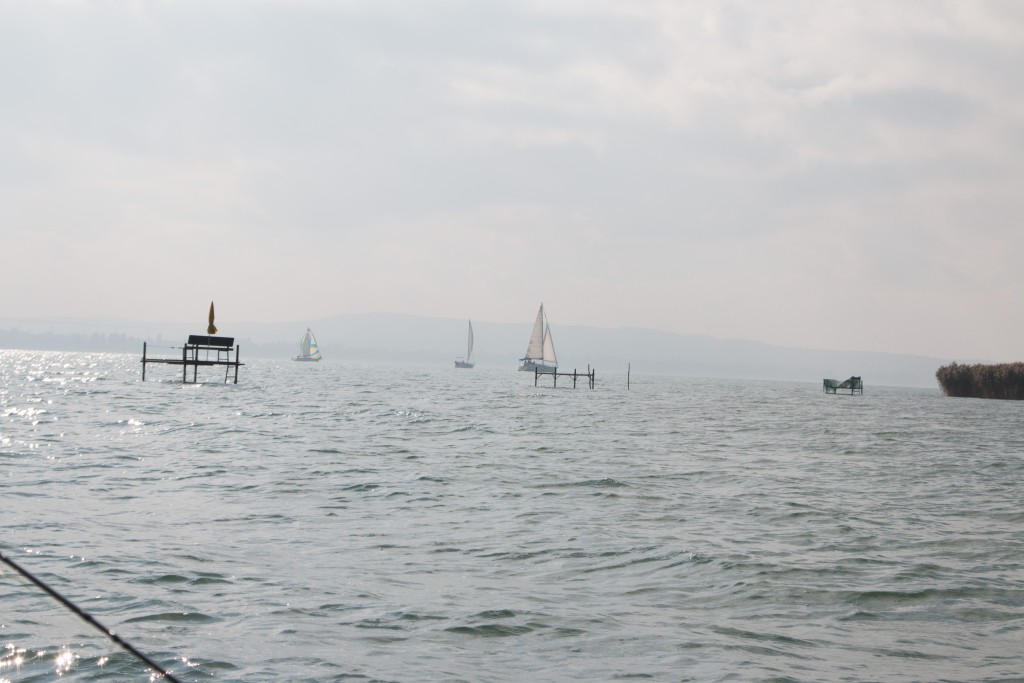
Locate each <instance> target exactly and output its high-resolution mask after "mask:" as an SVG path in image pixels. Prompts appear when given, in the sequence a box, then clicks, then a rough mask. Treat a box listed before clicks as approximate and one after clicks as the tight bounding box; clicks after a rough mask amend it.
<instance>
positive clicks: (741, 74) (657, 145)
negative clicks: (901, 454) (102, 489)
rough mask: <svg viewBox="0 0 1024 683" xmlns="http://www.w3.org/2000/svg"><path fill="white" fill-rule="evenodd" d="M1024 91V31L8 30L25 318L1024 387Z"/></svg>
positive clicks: (206, 22)
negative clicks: (337, 333) (674, 343)
mask: <svg viewBox="0 0 1024 683" xmlns="http://www.w3.org/2000/svg"><path fill="white" fill-rule="evenodd" d="M1022 74H1024V3H1021V2H1019V0H1007V1H1005V2H1000V1H989V2H986V1H984V0H965V1H962V2H942V1H940V0H927V1H921V2H897V1H889V0H886V1H879V2H873V1H870V0H856V1H851V2H840V1H836V2H828V1H825V2H823V1H821V0H807V1H791V0H773V1H772V2H760V1H750V2H672V1H668V0H658V1H646V0H544V1H531V0H508V1H507V2H506V1H503V0H489V1H476V2H470V1H460V0H402V1H401V2H391V1H388V0H349V1H344V0H338V1H327V0H324V1H321V2H316V1H313V0H308V1H303V0H280V1H278V2H274V1H263V2H259V1H242V0H239V1H237V2H226V1H222V0H196V1H194V2H189V1H184V2H158V1H152V2H142V1H131V2H130V1H118V0H100V1H97V2H71V1H63V2H46V1H42V0H26V1H25V2H11V1H8V0H0V87H2V90H0V231H2V243H0V287H2V291H3V297H2V299H0V317H20V316H99V315H114V316H125V317H130V318H137V319H142V320H186V319H191V318H195V319H196V320H197V324H200V325H204V324H205V316H206V310H207V307H208V306H209V302H210V300H214V301H216V304H217V312H218V320H219V321H220V322H221V324H222V326H223V325H224V324H230V321H232V320H234V321H285V320H295V321H303V322H304V321H306V320H312V319H316V318H319V317H325V316H329V315H334V314H340V313H358V312H378V311H380V312H394V313H412V314H420V315H426V316H443V317H454V318H466V317H472V318H474V319H479V320H488V321H501V322H516V321H521V322H522V323H523V325H524V330H527V329H528V328H529V326H530V324H531V322H532V319H533V317H534V315H535V313H536V310H537V305H538V304H539V303H540V302H541V301H544V303H545V304H546V307H547V309H548V312H549V316H550V318H551V321H552V325H553V326H555V327H556V329H557V325H560V324H561V325H567V324H583V325H594V326H599V327H620V326H640V327H651V328H656V329H662V330H669V331H674V332H682V333H701V334H710V335H714V336H719V337H738V338H745V339H756V340H761V341H766V342H769V343H773V344H781V345H791V346H805V347H813V348H829V349H855V350H878V351H892V352H901V353H904V352H905V353H919V354H927V355H936V356H939V357H943V358H961V359H962V358H987V359H991V360H1020V359H1024V315H1022V303H1024V302H1022V296H1021V294H1022V292H1024V262H1022V258H1024V225H1022V224H1021V223H1022V216H1024V75H1022ZM524 334H526V332H524Z"/></svg>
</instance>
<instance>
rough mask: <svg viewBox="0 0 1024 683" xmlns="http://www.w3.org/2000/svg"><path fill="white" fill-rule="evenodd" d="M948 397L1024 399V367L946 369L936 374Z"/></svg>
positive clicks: (987, 366)
mask: <svg viewBox="0 0 1024 683" xmlns="http://www.w3.org/2000/svg"><path fill="white" fill-rule="evenodd" d="M935 377H936V379H938V380H939V386H940V387H942V391H944V392H945V394H946V396H960V397H967V398H999V399H1009V400H1015V401H1020V400H1022V399H1024V363H1000V364H996V365H985V364H983V363H978V364H975V365H959V364H957V363H951V364H950V365H943V366H942V367H941V368H939V369H938V370H937V371H936V373H935Z"/></svg>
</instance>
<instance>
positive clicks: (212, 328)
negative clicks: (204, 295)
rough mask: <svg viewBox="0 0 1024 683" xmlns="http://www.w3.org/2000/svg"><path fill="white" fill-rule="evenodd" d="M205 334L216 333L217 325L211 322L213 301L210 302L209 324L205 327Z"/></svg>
mask: <svg viewBox="0 0 1024 683" xmlns="http://www.w3.org/2000/svg"><path fill="white" fill-rule="evenodd" d="M206 334H217V326H216V325H214V324H213V302H212V301H211V302H210V325H209V327H207V328H206Z"/></svg>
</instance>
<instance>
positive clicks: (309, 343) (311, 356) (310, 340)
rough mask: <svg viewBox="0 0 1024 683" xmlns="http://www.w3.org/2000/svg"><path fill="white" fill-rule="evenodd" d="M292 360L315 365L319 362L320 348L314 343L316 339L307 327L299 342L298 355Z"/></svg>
mask: <svg viewBox="0 0 1024 683" xmlns="http://www.w3.org/2000/svg"><path fill="white" fill-rule="evenodd" d="M292 360H301V361H306V362H309V363H316V362H317V361H319V360H320V347H319V346H318V345H317V343H316V337H314V336H313V332H312V331H311V330H310V329H309V328H308V327H307V328H306V334H304V335H302V339H300V340H299V355H297V356H296V357H295V358H293V359H292Z"/></svg>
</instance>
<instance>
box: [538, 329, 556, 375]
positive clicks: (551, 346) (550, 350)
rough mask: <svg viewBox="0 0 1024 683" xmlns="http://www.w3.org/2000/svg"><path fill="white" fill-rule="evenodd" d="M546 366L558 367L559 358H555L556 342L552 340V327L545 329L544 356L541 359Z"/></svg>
mask: <svg viewBox="0 0 1024 683" xmlns="http://www.w3.org/2000/svg"><path fill="white" fill-rule="evenodd" d="M541 360H542V361H544V363H545V364H546V365H558V357H557V356H555V341H554V340H553V339H552V338H551V326H550V325H545V327H544V355H543V356H542V357H541Z"/></svg>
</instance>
